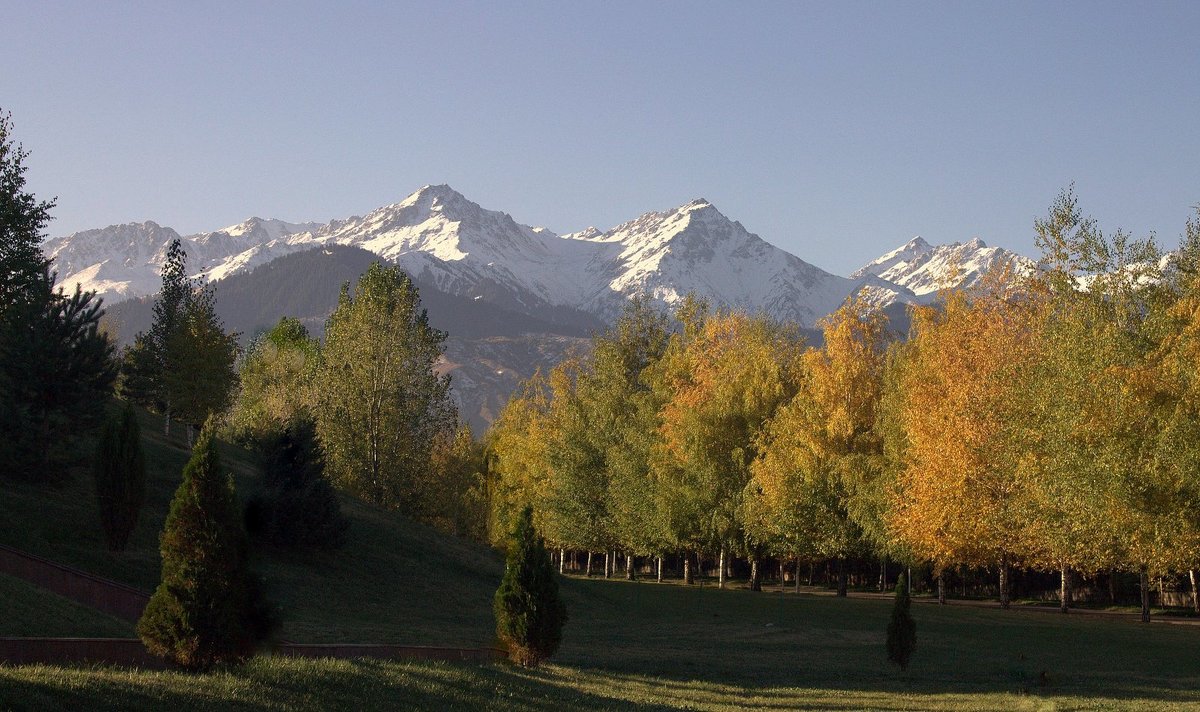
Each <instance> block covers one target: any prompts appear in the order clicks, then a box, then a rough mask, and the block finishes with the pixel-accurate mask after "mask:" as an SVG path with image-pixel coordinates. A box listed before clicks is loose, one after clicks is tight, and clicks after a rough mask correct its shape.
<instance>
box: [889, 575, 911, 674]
mask: <svg viewBox="0 0 1200 712" xmlns="http://www.w3.org/2000/svg"><path fill="white" fill-rule="evenodd" d="M911 605H912V599H910V598H909V596H908V579H907V577H906V576H905V574H900V579H899V580H898V581H896V602H895V604H893V606H892V620H891V621H890V622H889V623H888V627H887V655H888V660H889V661H891V662H893V663H895V664H897V665H899V666H900V669H901V670H907V669H908V661H909V660H910V659H911V658H912V654H913V650H914V649H915V648H916V647H917V623H916V621H914V620H913V617H912V614H911V613H910V612H909V610H908V609H909V607H910V606H911Z"/></svg>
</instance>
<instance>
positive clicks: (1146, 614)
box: [1138, 566, 1150, 623]
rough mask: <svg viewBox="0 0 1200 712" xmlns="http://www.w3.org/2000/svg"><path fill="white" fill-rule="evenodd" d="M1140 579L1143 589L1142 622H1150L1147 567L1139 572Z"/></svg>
mask: <svg viewBox="0 0 1200 712" xmlns="http://www.w3.org/2000/svg"><path fill="white" fill-rule="evenodd" d="M1138 579H1139V582H1140V586H1141V589H1142V622H1143V623H1149V622H1150V580H1149V577H1147V576H1146V567H1144V566H1143V567H1142V570H1141V571H1139V572H1138Z"/></svg>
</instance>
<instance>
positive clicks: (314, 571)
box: [0, 413, 501, 646]
mask: <svg viewBox="0 0 1200 712" xmlns="http://www.w3.org/2000/svg"><path fill="white" fill-rule="evenodd" d="M141 425H142V434H143V446H144V451H145V455H146V465H147V475H148V481H147V502H146V507H145V509H144V510H143V513H142V517H141V518H140V520H139V522H138V526H137V529H136V530H135V531H134V533H133V537H132V538H131V541H130V545H129V549H128V550H127V551H125V552H122V553H119V554H113V553H109V552H108V551H106V550H105V548H104V544H103V539H102V535H101V532H100V525H99V518H98V514H97V511H96V504H95V494H94V491H93V489H92V483H91V479H90V476H89V475H88V474H87V473H86V472H77V473H75V474H74V476H73V477H72V478H70V479H69V480H68V481H65V482H61V483H58V484H55V485H46V484H29V483H17V482H8V483H6V489H5V494H4V496H3V497H0V543H4V544H7V545H9V546H13V547H16V548H18V549H22V550H24V551H28V552H30V553H33V554H37V555H39V556H43V557H45V558H48V559H51V560H53V561H58V562H61V563H64V564H69V565H72V566H77V567H79V568H82V569H84V570H86V571H89V572H91V573H95V574H97V575H100V576H105V577H108V578H112V579H115V580H117V581H121V582H123V583H126V584H129V585H132V586H135V587H137V588H140V589H142V590H145V591H151V590H153V587H154V586H155V585H157V582H158V576H159V554H158V533H159V531H161V529H162V525H163V522H164V521H165V520H166V514H167V509H168V506H169V503H170V499H171V497H172V495H173V494H174V491H175V488H176V487H177V486H178V483H179V478H180V473H181V472H182V470H183V465H184V464H185V462H186V461H187V458H188V451H187V449H186V447H185V446H184V444H183V442H182V428H181V427H176V428H175V431H176V432H175V435H177V436H178V437H172V438H165V437H163V434H162V421H161V419H159V418H157V417H155V416H151V415H149V414H147V413H142V414H141ZM221 457H222V458H223V463H224V464H225V465H226V466H227V467H229V468H230V470H231V471H232V472H233V474H234V477H235V482H236V486H237V490H238V494H239V496H240V497H242V498H245V497H246V496H247V495H248V494H249V493H250V492H252V491H253V488H254V486H255V481H256V478H257V475H256V473H255V471H254V467H253V464H252V461H251V460H252V458H251V456H250V454H249V453H248V452H246V451H245V450H242V449H240V448H236V447H232V446H221ZM342 506H343V511H344V512H345V513H346V515H347V517H348V518H349V520H350V522H351V525H350V530H349V532H348V537H347V543H346V546H345V547H344V548H343V549H340V550H337V551H330V552H321V553H317V554H304V555H297V554H293V553H289V552H285V551H278V550H271V549H266V550H261V551H259V552H258V555H257V557H256V560H255V562H254V566H255V568H256V569H257V570H258V571H259V572H260V573H261V574H262V575H263V577H264V579H265V582H266V584H267V588H268V591H269V595H270V596H271V597H272V598H273V599H274V600H275V601H277V602H278V603H279V604H280V605H281V607H282V610H283V617H284V627H283V631H282V633H281V635H282V637H283V638H284V639H288V640H297V641H305V642H406V643H412V644H442V645H460V646H478V645H485V644H488V643H490V642H491V639H492V626H493V623H492V617H491V615H492V614H491V597H492V593H493V592H494V590H495V587H496V585H497V583H498V582H499V579H500V573H501V562H500V559H499V558H498V557H497V555H496V554H495V553H494V552H493V551H492V550H490V549H488V548H487V547H483V546H480V545H477V544H473V543H471V542H467V541H464V540H460V539H456V538H453V537H447V536H444V535H442V534H440V533H438V532H436V531H434V530H433V529H430V528H429V527H426V526H424V525H421V524H417V523H415V522H412V521H410V520H408V519H406V518H404V517H401V516H399V515H396V514H394V513H392V512H386V511H381V510H379V509H377V508H374V507H372V506H369V505H367V504H364V503H362V502H360V501H358V500H355V499H353V498H344V499H343V505H342ZM4 618H5V616H0V625H5V623H4ZM9 625H11V624H9ZM93 628H95V626H92V627H91V628H89V630H90V629H93ZM15 632H21V633H24V634H32V631H29V630H20V631H16V630H3V629H0V635H5V634H13V633H15ZM45 633H47V634H49V633H60V634H61V633H62V631H61V626H59V627H58V628H56V629H55V630H47V631H45Z"/></svg>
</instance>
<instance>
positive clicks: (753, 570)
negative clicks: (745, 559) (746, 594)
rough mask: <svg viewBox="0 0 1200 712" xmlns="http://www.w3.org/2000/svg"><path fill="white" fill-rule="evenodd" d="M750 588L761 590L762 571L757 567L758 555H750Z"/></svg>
mask: <svg viewBox="0 0 1200 712" xmlns="http://www.w3.org/2000/svg"><path fill="white" fill-rule="evenodd" d="M750 590H751V591H761V590H762V572H761V571H760V570H759V568H758V557H757V556H752V557H750Z"/></svg>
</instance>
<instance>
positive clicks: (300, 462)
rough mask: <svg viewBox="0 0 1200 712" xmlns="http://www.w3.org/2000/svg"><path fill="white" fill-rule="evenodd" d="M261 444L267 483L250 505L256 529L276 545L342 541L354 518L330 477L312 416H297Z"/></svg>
mask: <svg viewBox="0 0 1200 712" xmlns="http://www.w3.org/2000/svg"><path fill="white" fill-rule="evenodd" d="M261 447H262V451H261V464H260V470H261V471H262V476H263V487H262V490H261V491H260V493H259V494H258V495H257V496H256V497H255V498H254V499H252V500H251V502H250V504H249V505H247V508H246V523H247V526H248V528H249V529H250V530H251V533H252V534H255V535H257V536H259V537H261V538H262V539H265V540H266V541H269V542H271V543H272V544H275V545H276V546H285V547H330V548H337V547H339V546H341V545H342V544H343V542H344V541H345V537H346V528H347V526H348V522H347V521H346V519H345V517H343V516H342V510H341V504H339V502H338V499H337V494H336V493H335V492H334V491H333V486H332V485H330V484H329V480H327V479H326V478H325V453H324V451H323V450H322V449H321V445H320V443H318V442H317V435H316V426H315V425H314V423H313V422H312V420H311V419H301V420H297V421H295V422H293V423H292V424H290V425H288V426H287V427H285V428H284V429H283V430H282V431H279V432H276V434H275V435H274V436H273V437H270V438H268V439H267V440H266V441H265V442H263V444H262V446H261Z"/></svg>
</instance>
